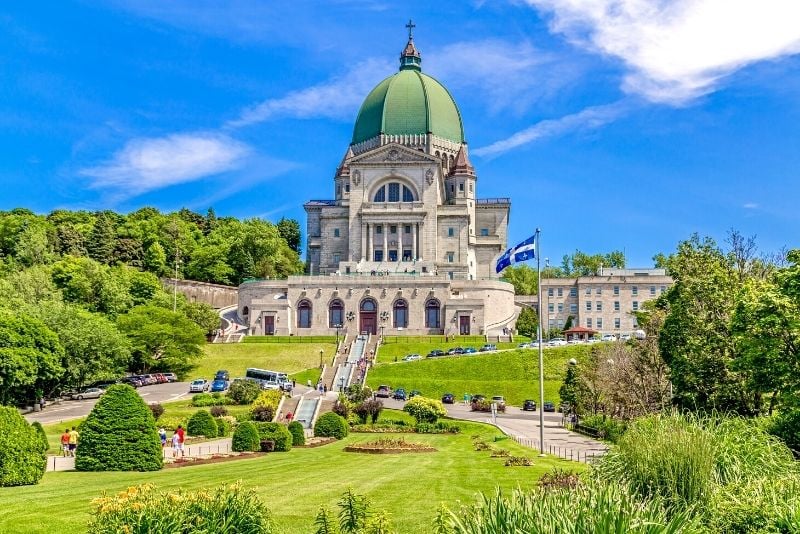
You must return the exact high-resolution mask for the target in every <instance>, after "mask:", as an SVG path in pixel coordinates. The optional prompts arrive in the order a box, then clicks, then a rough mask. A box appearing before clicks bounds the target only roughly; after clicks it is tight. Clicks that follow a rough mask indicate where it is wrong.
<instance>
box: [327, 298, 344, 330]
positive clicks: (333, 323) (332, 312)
mask: <svg viewBox="0 0 800 534" xmlns="http://www.w3.org/2000/svg"><path fill="white" fill-rule="evenodd" d="M343 324H344V304H342V301H341V300H334V301H333V302H331V304H330V306H328V326H330V327H331V328H336V327H337V326H342V325H343Z"/></svg>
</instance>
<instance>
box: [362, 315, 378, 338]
mask: <svg viewBox="0 0 800 534" xmlns="http://www.w3.org/2000/svg"><path fill="white" fill-rule="evenodd" d="M377 315H378V314H377V312H364V311H362V312H361V318H360V323H361V324H360V328H359V332H361V333H364V332H366V333H368V334H372V335H375V334H377V333H378V328H377V327H378V320H377V319H378V318H377Z"/></svg>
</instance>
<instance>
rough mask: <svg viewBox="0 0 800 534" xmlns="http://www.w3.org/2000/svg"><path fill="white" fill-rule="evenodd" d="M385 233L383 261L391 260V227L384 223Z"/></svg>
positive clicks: (383, 229)
mask: <svg viewBox="0 0 800 534" xmlns="http://www.w3.org/2000/svg"><path fill="white" fill-rule="evenodd" d="M382 225H383V226H382V231H383V261H388V260H389V227H388V226H387V225H386V223H382Z"/></svg>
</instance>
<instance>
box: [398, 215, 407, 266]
mask: <svg viewBox="0 0 800 534" xmlns="http://www.w3.org/2000/svg"><path fill="white" fill-rule="evenodd" d="M405 229H406V225H405V224H403V223H400V224H398V225H397V259H398V260H400V261H403V232H404V231H405Z"/></svg>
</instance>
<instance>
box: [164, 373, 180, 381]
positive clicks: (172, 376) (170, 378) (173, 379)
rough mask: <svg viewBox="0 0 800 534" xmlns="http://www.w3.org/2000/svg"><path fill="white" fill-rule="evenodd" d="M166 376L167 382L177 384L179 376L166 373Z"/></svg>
mask: <svg viewBox="0 0 800 534" xmlns="http://www.w3.org/2000/svg"><path fill="white" fill-rule="evenodd" d="M164 376H165V377H166V378H167V382H177V381H178V375H176V374H175V373H164Z"/></svg>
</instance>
